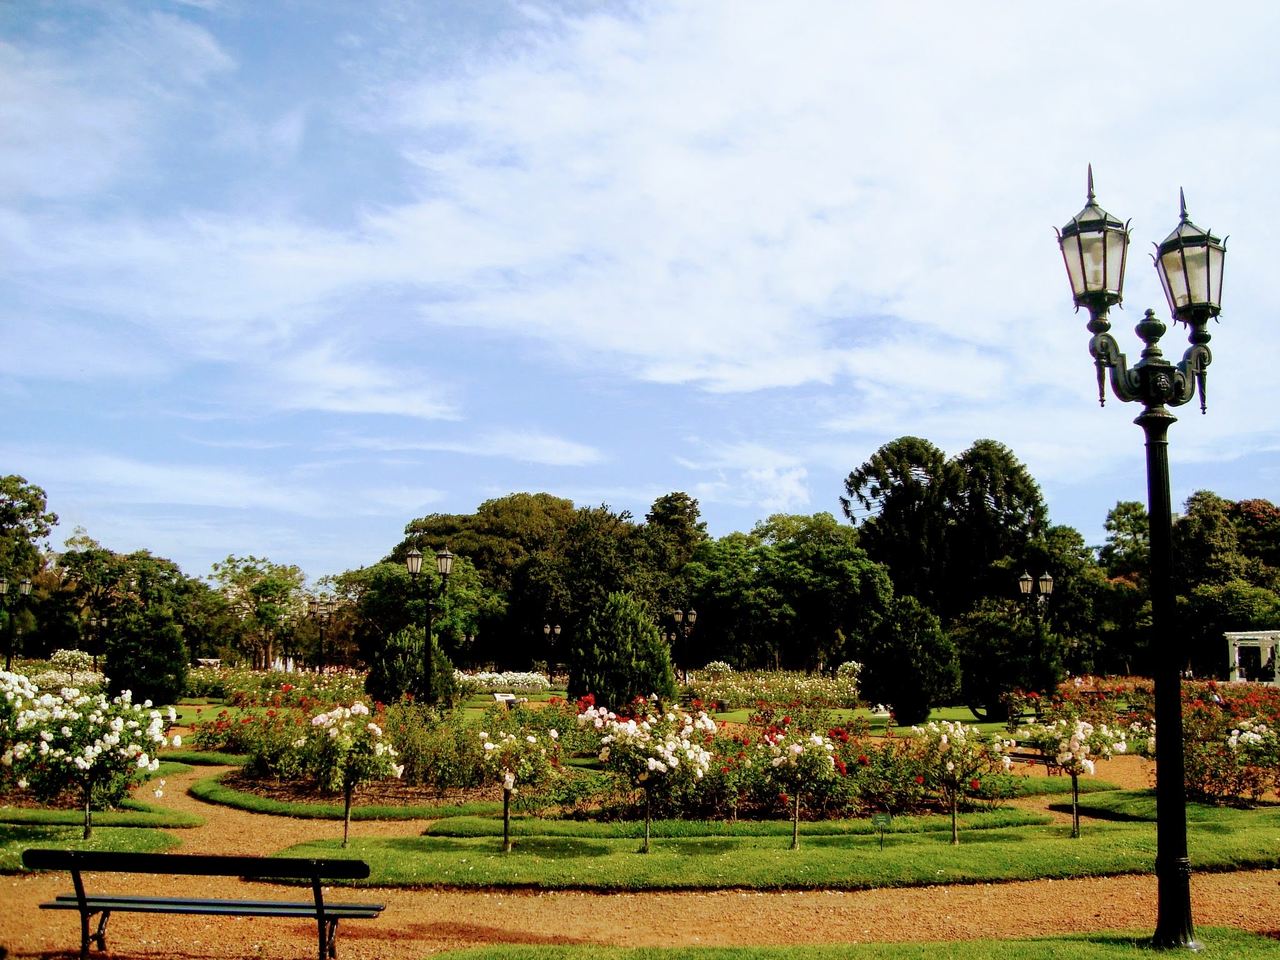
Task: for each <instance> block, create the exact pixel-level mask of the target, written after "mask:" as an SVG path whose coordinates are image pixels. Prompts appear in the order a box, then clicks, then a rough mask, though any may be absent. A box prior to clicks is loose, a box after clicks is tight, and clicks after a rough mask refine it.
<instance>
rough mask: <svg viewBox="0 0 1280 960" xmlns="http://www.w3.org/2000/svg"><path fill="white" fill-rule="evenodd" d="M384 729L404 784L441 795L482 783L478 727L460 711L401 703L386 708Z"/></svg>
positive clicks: (481, 757) (482, 774)
mask: <svg viewBox="0 0 1280 960" xmlns="http://www.w3.org/2000/svg"><path fill="white" fill-rule="evenodd" d="M383 726H384V728H385V729H386V734H387V738H388V739H389V740H390V741H391V744H392V745H393V746H394V747H395V748H396V751H397V753H399V755H400V756H399V760H400V763H401V765H402V766H403V767H404V773H403V774H402V775H401V779H402V780H404V782H405V783H410V784H415V785H418V786H428V787H434V788H436V789H437V790H439V791H440V792H441V793H443V792H444V791H445V790H447V789H450V788H461V787H475V786H479V785H480V784H481V783H482V782H483V781H484V767H483V761H484V757H483V755H482V751H481V749H480V743H479V742H478V741H477V739H476V729H477V728H476V726H475V724H474V723H473V722H471V721H469V720H468V719H467V717H466V714H465V713H464V712H463V711H462V710H444V711H441V710H437V709H436V708H435V707H432V706H428V705H427V704H421V703H409V702H403V701H402V702H400V703H395V704H392V705H391V706H389V707H388V708H387V711H386V718H385V720H384V722H383Z"/></svg>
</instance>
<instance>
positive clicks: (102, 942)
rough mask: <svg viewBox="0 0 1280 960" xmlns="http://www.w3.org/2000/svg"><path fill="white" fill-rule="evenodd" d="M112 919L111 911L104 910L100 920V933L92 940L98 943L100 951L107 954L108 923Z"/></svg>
mask: <svg viewBox="0 0 1280 960" xmlns="http://www.w3.org/2000/svg"><path fill="white" fill-rule="evenodd" d="M110 919H111V911H110V910H103V911H102V916H100V917H99V918H98V932H97V933H95V934H94V935H93V936H92V937H91V938H90V939H92V940H97V941H98V949H99V950H101V951H102V952H103V953H106V952H107V921H108V920H110Z"/></svg>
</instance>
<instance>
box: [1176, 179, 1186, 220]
mask: <svg viewBox="0 0 1280 960" xmlns="http://www.w3.org/2000/svg"><path fill="white" fill-rule="evenodd" d="M1178 206H1179V207H1180V208H1181V209H1182V222H1183V223H1186V222H1187V195H1186V194H1185V193H1183V191H1182V188H1181V187H1179V188H1178Z"/></svg>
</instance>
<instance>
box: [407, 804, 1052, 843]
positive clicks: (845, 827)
mask: <svg viewBox="0 0 1280 960" xmlns="http://www.w3.org/2000/svg"><path fill="white" fill-rule="evenodd" d="M1052 822H1053V818H1052V817H1050V816H1048V815H1046V814H1042V813H1036V812H1034V811H1031V810H1012V809H1006V810H992V811H983V812H981V813H966V814H962V815H961V816H960V829H961V830H995V829H1002V828H1006V827H1025V826H1031V825H1034V824H1048V823H1052ZM950 830H951V818H950V817H947V816H927V817H895V818H894V819H893V820H892V822H891V823H890V825H889V826H888V828H887V829H886V830H885V834H886V836H887V835H889V834H892V833H929V832H941V831H950ZM879 832H880V831H879V829H878V828H877V827H876V826H874V825H873V824H872V823H871V821H870V820H866V819H863V820H816V821H812V822H802V823H801V824H800V835H801V836H802V837H822V836H873V835H874V836H878V835H879ZM511 833H512V834H513V835H514V836H522V837H529V836H544V837H583V838H585V839H593V838H598V839H615V840H638V839H639V838H640V837H642V836H643V835H644V823H643V822H641V821H637V820H609V821H578V820H543V819H538V818H536V817H519V818H513V819H512V821H511ZM427 834H428V835H430V836H433V837H500V836H502V821H501V820H497V819H495V818H493V817H450V818H447V819H443V820H440V821H438V822H436V823H433V824H432V825H431V826H430V827H428V828H427ZM650 834H651V835H652V836H654V837H686V838H687V837H786V838H788V839H790V837H791V821H789V820H736V821H733V822H729V821H723V820H655V821H653V823H652V824H651V825H650Z"/></svg>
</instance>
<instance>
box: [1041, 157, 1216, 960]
mask: <svg viewBox="0 0 1280 960" xmlns="http://www.w3.org/2000/svg"><path fill="white" fill-rule="evenodd" d="M1179 200H1180V203H1181V208H1182V210H1181V213H1182V215H1181V219H1180V220H1179V222H1178V225H1177V227H1175V228H1174V230H1173V232H1172V233H1170V234H1169V236H1167V237H1166V238H1165V239H1164V241H1163V242H1162V243H1160V244H1158V245H1157V246H1156V255H1155V257H1154V259H1155V265H1156V271H1157V272H1158V273H1159V275H1160V283H1161V285H1162V286H1163V287H1164V292H1165V296H1166V298H1167V299H1168V301H1169V309H1170V311H1171V312H1172V313H1173V318H1174V320H1176V321H1177V322H1179V323H1184V324H1186V326H1187V330H1188V340H1189V341H1190V343H1191V346H1190V347H1189V348H1188V349H1187V351H1186V353H1185V354H1183V357H1182V359H1181V360H1180V361H1179V362H1178V363H1177V364H1173V363H1170V362H1169V361H1168V360H1166V359H1165V358H1164V355H1163V353H1161V351H1160V346H1159V342H1160V338H1161V337H1162V336H1164V333H1165V329H1166V328H1165V325H1164V324H1163V323H1161V322H1160V321H1159V320H1157V319H1156V315H1155V312H1154V311H1152V310H1148V311H1146V313H1145V314H1144V315H1143V318H1142V320H1141V322H1139V323H1138V325H1137V327H1136V330H1137V333H1138V336H1139V338H1141V340H1142V342H1143V344H1144V348H1143V351H1142V356H1141V358H1140V359H1139V360H1138V362H1137V363H1136V364H1134V365H1133V367H1132V368H1130V367H1129V365H1128V361H1127V360H1126V359H1125V356H1124V354H1123V353H1121V352H1120V347H1119V345H1118V344H1117V343H1116V340H1115V338H1114V337H1112V336H1111V334H1110V332H1109V331H1110V329H1111V323H1110V320H1109V319H1108V316H1107V313H1108V311H1109V310H1110V308H1111V307H1112V306H1113V305H1115V304H1118V303H1120V302H1121V301H1122V299H1123V290H1124V267H1125V259H1126V255H1127V251H1128V247H1129V228H1128V224H1127V223H1126V224H1122V223H1121V222H1120V221H1119V220H1117V219H1116V218H1115V217H1112V216H1111V215H1110V214H1109V213H1107V212H1106V211H1105V210H1103V209H1102V208H1101V207H1099V206H1098V204H1097V203H1096V202H1095V200H1094V194H1093V169H1092V167H1090V169H1089V197H1088V203H1087V204H1086V205H1085V208H1084V209H1083V210H1081V211H1080V212H1079V213H1078V214H1076V216H1074V217H1072V218H1071V221H1070V222H1069V223H1068V224H1067V225H1066V226H1065V227H1063V228H1062V230H1061V231H1060V232H1059V234H1058V244H1059V246H1060V247H1061V248H1062V256H1063V259H1064V261H1065V262H1066V265H1067V275H1068V277H1069V278H1070V280H1071V295H1072V298H1073V299H1074V301H1075V305H1076V309H1077V310H1079V309H1080V307H1084V308H1085V309H1086V310H1088V311H1089V325H1088V326H1089V332H1090V333H1091V334H1093V338H1092V339H1091V340H1090V341H1089V352H1090V353H1091V354H1092V355H1093V359H1094V364H1095V365H1096V367H1097V370H1098V394H1099V396H1098V399H1099V401H1100V402H1101V403H1105V402H1106V380H1107V376H1108V374H1110V380H1111V390H1112V392H1113V393H1114V394H1115V395H1116V396H1117V397H1119V398H1120V399H1121V400H1123V401H1126V402H1128V401H1137V402H1139V403H1141V404H1142V405H1143V410H1142V413H1141V414H1140V415H1139V416H1138V417H1137V419H1136V420H1134V423H1136V424H1138V426H1140V427H1142V429H1143V432H1144V433H1145V434H1146V445H1147V501H1148V514H1149V517H1150V536H1151V635H1152V639H1153V640H1154V641H1155V642H1154V643H1153V647H1154V648H1155V649H1156V651H1157V655H1156V665H1155V669H1154V673H1155V678H1154V679H1155V701H1156V703H1155V714H1156V718H1155V719H1156V880H1157V920H1156V931H1155V934H1154V935H1153V937H1152V943H1153V945H1154V946H1156V947H1189V948H1191V949H1198V948H1199V944H1198V943H1196V940H1195V929H1194V926H1193V924H1192V920H1191V861H1190V858H1189V857H1188V856H1187V811H1186V786H1185V783H1184V780H1183V777H1184V770H1183V750H1182V681H1181V675H1180V668H1181V663H1182V656H1181V654H1182V650H1181V643H1180V642H1179V639H1178V637H1177V633H1176V627H1175V623H1174V592H1173V575H1172V560H1173V521H1172V509H1171V506H1170V496H1169V449H1168V432H1169V425H1170V424H1172V423H1174V422H1175V421H1176V420H1177V418H1176V417H1174V416H1173V415H1172V414H1171V413H1170V412H1169V411H1168V409H1167V407H1180V406H1182V405H1183V404H1184V403H1188V402H1190V400H1191V399H1192V398H1193V397H1194V396H1195V395H1196V393H1197V388H1198V392H1199V394H1200V409H1201V412H1204V409H1205V375H1206V371H1207V370H1208V367H1209V362H1210V360H1211V359H1212V355H1211V354H1210V353H1209V346H1208V344H1209V339H1210V334H1209V330H1208V325H1209V321H1210V320H1211V319H1213V318H1214V317H1216V316H1217V315H1218V313H1219V312H1220V311H1221V309H1222V306H1221V304H1222V266H1223V259H1224V257H1225V254H1226V248H1225V246H1224V245H1223V241H1221V240H1219V239H1218V238H1217V237H1215V236H1214V235H1213V234H1211V233H1209V232H1208V231H1206V230H1201V229H1200V228H1199V227H1197V226H1196V225H1195V224H1194V223H1192V222H1191V221H1190V220H1189V219H1187V204H1186V198H1185V197H1184V196H1182V194H1181V191H1179Z"/></svg>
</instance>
